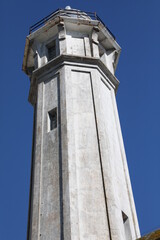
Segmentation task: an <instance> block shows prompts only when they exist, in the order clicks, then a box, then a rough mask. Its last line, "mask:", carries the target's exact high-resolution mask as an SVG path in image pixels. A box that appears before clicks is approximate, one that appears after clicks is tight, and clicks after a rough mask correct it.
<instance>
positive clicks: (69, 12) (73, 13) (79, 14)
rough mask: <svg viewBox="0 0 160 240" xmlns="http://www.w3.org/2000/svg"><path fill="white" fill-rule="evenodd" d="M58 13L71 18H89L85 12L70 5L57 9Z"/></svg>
mask: <svg viewBox="0 0 160 240" xmlns="http://www.w3.org/2000/svg"><path fill="white" fill-rule="evenodd" d="M59 14H60V16H66V17H72V18H81V19H82V18H83V19H91V18H90V16H88V14H87V13H85V12H83V11H81V10H78V9H73V8H71V7H70V6H66V7H65V9H61V10H60V11H59Z"/></svg>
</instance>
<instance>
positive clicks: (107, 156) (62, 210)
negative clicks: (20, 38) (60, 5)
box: [23, 7, 140, 240]
mask: <svg viewBox="0 0 160 240" xmlns="http://www.w3.org/2000/svg"><path fill="white" fill-rule="evenodd" d="M120 51H121V48H120V46H119V45H118V43H117V42H116V41H115V38H114V36H113V35H112V33H111V32H110V31H109V29H108V28H107V27H105V26H104V24H103V23H102V21H101V20H100V19H99V18H98V16H97V15H95V14H92V13H85V12H82V11H79V10H73V9H71V8H70V7H67V8H66V9H64V10H58V11H56V12H55V13H53V14H51V15H50V16H48V17H46V18H45V22H44V21H43V20H42V22H39V23H38V24H37V25H35V26H33V27H32V28H31V32H30V34H29V36H27V39H26V46H25V54H24V60H23V70H24V71H25V73H26V74H27V75H28V76H29V77H30V92H29V101H30V103H31V104H32V105H33V107H34V129H33V150H32V171H31V188H30V203H29V217H28V235H27V239H28V240H40V239H42V240H53V239H54V240H130V239H136V238H137V237H139V235H140V233H139V226H138V220H137V215H136V210H135V205H134V199H133V194H132V189H131V184H130V178H129V173H128V167H127V161H126V156H125V150H124V145H123V140H122V134H121V128H120V123H119V118H118V111H117V106H116V100H115V93H116V91H117V88H118V85H119V81H118V80H117V78H116V77H115V70H116V66H117V63H118V59H119V55H120Z"/></svg>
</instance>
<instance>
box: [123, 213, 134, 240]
mask: <svg viewBox="0 0 160 240" xmlns="http://www.w3.org/2000/svg"><path fill="white" fill-rule="evenodd" d="M122 218H123V225H124V232H125V239H126V240H132V235H131V229H130V224H129V218H128V216H127V215H126V214H125V213H124V212H122Z"/></svg>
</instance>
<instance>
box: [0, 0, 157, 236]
mask: <svg viewBox="0 0 160 240" xmlns="http://www.w3.org/2000/svg"><path fill="white" fill-rule="evenodd" d="M66 5H71V7H72V8H78V9H81V10H85V11H93V12H94V11H96V12H97V13H98V15H99V16H100V17H101V19H102V20H103V21H104V22H105V23H106V25H107V26H108V27H109V28H110V30H111V31H112V32H113V33H114V34H115V36H116V39H117V42H118V43H119V44H120V46H121V47H122V54H121V57H120V61H119V65H118V68H117V73H116V76H117V78H118V79H119V80H120V87H119V90H118V94H117V102H118V108H119V115H120V120H121V126H122V132H123V137H124V143H125V148H126V154H127V159H128V165H129V169H130V176H131V181H132V187H133V192H134V198H135V203H136V208H137V214H138V219H139V224H140V229H141V233H142V234H144V233H147V232H149V231H152V230H154V229H156V228H158V227H159V228H160V106H159V103H160V94H159V89H160V78H159V70H160V13H159V10H160V1H159V0H132V1H131V0H121V1H120V0H114V1H109V0H108V1H107V0H88V1H84V0H79V1H77V0H72V1H71V0H67V1H62V0H54V1H49V0H45V1H44V0H43V1H42V0H39V1H37V0H34V1H33V0H32V1H31V0H28V1H22V0H14V1H13V0H12V1H11V0H7V1H5V0H1V3H0V9H1V14H0V25H1V38H0V43H1V55H0V59H1V60H0V61H1V74H0V76H1V84H0V86H1V93H0V114H1V115H0V128H1V134H0V148H1V151H0V153H1V154H0V155H1V160H0V189H1V191H0V193H1V194H0V195H1V197H0V208H1V212H0V239H1V240H10V239H12V240H23V239H26V229H27V214H28V199H29V181H30V161H31V145H32V121H33V109H32V106H31V105H30V104H29V103H28V102H27V98H28V91H29V79H28V77H27V76H25V74H24V73H23V72H22V71H21V66H22V59H23V53H24V46H25V37H26V35H27V34H28V29H29V26H30V25H32V24H34V23H36V22H37V21H38V20H40V19H41V18H43V17H45V16H46V15H48V14H49V13H51V12H52V11H54V10H56V9H57V8H64V7H65V6H66Z"/></svg>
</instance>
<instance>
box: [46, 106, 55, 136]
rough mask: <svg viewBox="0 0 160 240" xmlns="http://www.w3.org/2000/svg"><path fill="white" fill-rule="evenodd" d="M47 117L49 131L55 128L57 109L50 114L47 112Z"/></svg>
mask: <svg viewBox="0 0 160 240" xmlns="http://www.w3.org/2000/svg"><path fill="white" fill-rule="evenodd" d="M48 116H49V131H52V130H53V129H55V128H57V108H54V109H53V110H51V111H50V112H48Z"/></svg>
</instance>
